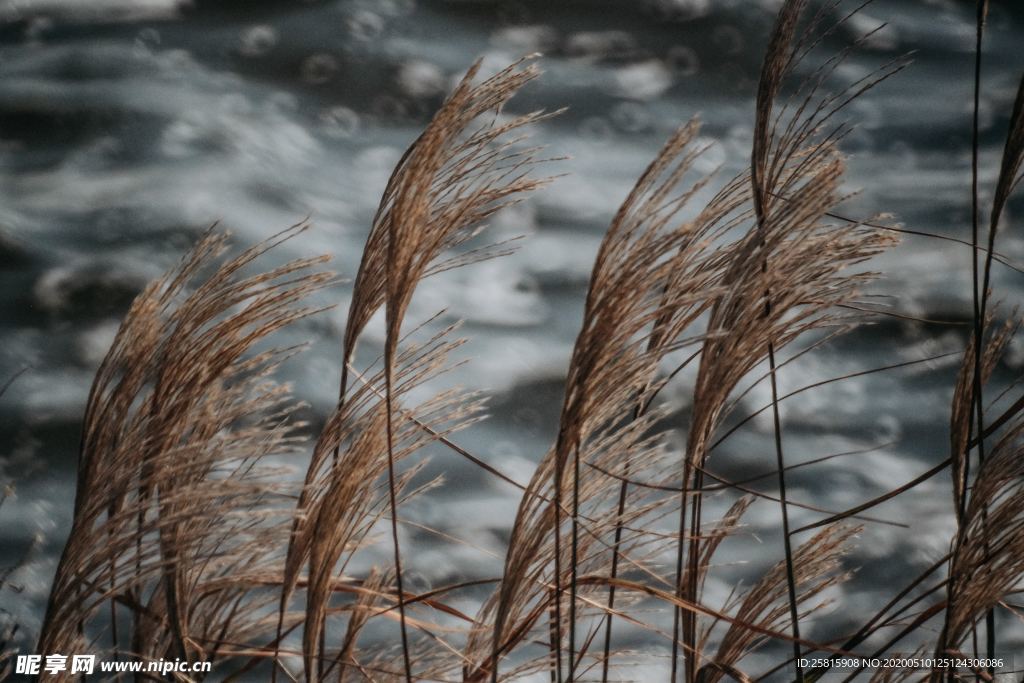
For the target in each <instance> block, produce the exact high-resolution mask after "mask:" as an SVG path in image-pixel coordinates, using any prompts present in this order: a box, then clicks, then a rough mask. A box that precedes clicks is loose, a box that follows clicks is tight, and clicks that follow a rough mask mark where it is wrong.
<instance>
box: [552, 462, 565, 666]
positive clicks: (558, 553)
mask: <svg viewBox="0 0 1024 683" xmlns="http://www.w3.org/2000/svg"><path fill="white" fill-rule="evenodd" d="M564 475H565V463H563V462H562V460H561V458H557V457H556V459H555V496H554V497H555V500H554V505H555V526H554V530H555V594H554V603H555V615H554V616H555V618H554V620H553V621H554V623H553V624H552V628H551V630H552V633H551V641H552V642H551V644H552V646H553V647H554V650H555V656H554V662H553V664H554V668H555V676H554V680H555V681H556V683H562V480H563V478H564Z"/></svg>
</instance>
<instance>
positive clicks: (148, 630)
mask: <svg viewBox="0 0 1024 683" xmlns="http://www.w3.org/2000/svg"><path fill="white" fill-rule="evenodd" d="M306 227H307V226H306V225H304V224H302V225H298V226H295V227H293V228H291V229H289V230H286V231H284V232H283V233H281V234H279V235H277V236H275V237H273V238H271V239H270V240H268V241H267V242H264V243H262V244H260V245H257V246H255V247H252V248H250V249H247V250H246V251H244V252H243V253H242V254H241V255H240V256H238V257H236V258H234V259H231V260H229V261H227V262H224V263H221V264H220V265H219V266H217V265H216V263H217V260H218V257H219V256H220V255H221V254H222V253H223V251H224V250H225V248H226V242H225V239H224V238H223V237H221V236H217V235H214V234H212V233H211V234H208V235H207V236H206V237H205V238H204V239H202V240H201V241H200V242H199V244H198V245H197V246H196V247H195V248H194V249H193V250H192V251H191V252H190V253H189V254H188V255H187V256H186V257H185V258H184V260H183V261H182V263H181V264H180V265H179V266H178V267H177V268H176V269H174V270H173V271H171V272H170V273H168V274H167V275H166V276H165V277H163V278H161V279H159V280H157V281H155V282H153V283H151V284H150V285H149V286H148V287H147V288H146V289H145V290H144V291H143V292H142V294H140V295H139V296H138V297H137V298H136V299H135V301H134V302H133V304H132V306H131V309H130V310H129V312H128V314H127V316H126V317H125V320H124V323H123V324H122V326H121V329H120V330H119V332H118V334H117V337H116V338H115V340H114V343H113V345H112V347H111V349H110V352H109V353H108V354H107V356H106V358H105V359H104V361H103V363H102V364H101V366H100V369H99V371H98V373H97V376H96V380H95V381H94V383H93V386H92V389H91V391H90V396H89V401H88V406H87V410H86V415H85V421H84V427H83V433H82V442H81V450H80V455H79V476H78V486H77V492H76V498H75V514H74V520H73V523H72V529H71V534H70V536H69V539H68V542H67V544H66V546H65V548H64V552H63V554H62V556H61V560H60V564H59V566H58V569H57V575H56V578H55V579H54V584H53V588H52V591H51V594H50V600H49V605H48V608H47V614H46V618H45V621H44V625H43V628H42V633H41V636H40V639H39V645H38V650H39V651H40V652H69V651H83V650H84V651H95V650H96V648H97V647H98V646H99V642H98V641H97V640H96V639H95V638H96V634H95V633H94V626H95V625H96V624H95V623H94V622H95V621H96V618H97V615H98V614H99V612H100V610H101V608H102V607H103V606H104V605H109V607H110V621H109V624H108V626H109V628H111V629H112V631H111V639H112V643H111V651H112V652H113V654H114V656H118V653H119V652H126V653H127V654H128V655H129V656H132V657H137V658H141V659H144V660H145V659H156V658H169V659H173V658H175V657H180V658H182V659H186V658H187V659H189V660H192V661H195V660H211V659H213V658H214V657H215V656H216V655H217V652H218V648H219V646H220V645H221V644H222V643H223V642H225V641H227V642H232V641H234V642H238V641H241V642H247V641H248V640H249V639H250V638H252V637H253V636H254V635H255V632H257V631H260V630H262V628H263V625H262V624H261V623H260V621H259V619H258V618H257V617H256V614H258V613H259V611H260V609H261V607H260V605H263V604H267V602H268V598H267V597H266V595H265V594H263V593H261V592H259V591H257V592H253V591H250V590H249V587H248V586H247V585H246V582H245V580H244V579H242V578H241V577H242V576H245V575H251V574H258V573H261V572H264V571H272V566H271V565H272V559H271V557H270V556H269V555H268V553H267V548H268V547H279V544H280V543H283V542H286V540H287V530H288V519H289V513H288V512H287V511H286V508H285V507H284V502H285V501H286V500H287V496H286V495H285V494H286V492H285V491H284V490H283V489H282V486H281V485H280V478H281V472H280V468H279V467H273V466H271V465H269V464H268V458H272V457H273V458H279V457H289V456H290V455H292V454H293V453H294V452H295V449H296V446H297V441H298V438H297V436H296V435H295V430H296V429H297V428H298V427H300V426H301V425H300V424H298V423H295V422H294V420H293V419H292V417H291V415H292V412H293V411H294V408H295V405H294V404H293V403H292V402H291V401H290V399H289V395H288V390H287V388H286V387H284V386H281V385H278V384H276V383H274V382H273V380H272V378H271V376H272V375H273V373H274V371H275V370H276V369H277V367H278V366H279V365H280V363H281V362H282V361H283V360H284V359H285V358H286V357H287V356H288V355H290V354H291V353H292V351H290V350H285V351H273V350H271V351H263V352H259V353H254V349H255V347H256V345H257V344H259V343H260V342H261V341H262V340H264V339H265V338H266V337H267V336H268V335H271V334H273V333H274V332H276V331H279V330H280V329H282V328H283V327H285V326H287V325H290V324H293V323H295V322H296V321H298V320H301V319H302V318H304V317H306V316H308V315H311V314H312V313H315V312H316V309H312V308H306V307H301V306H300V305H299V304H300V303H301V301H302V300H303V299H304V298H306V297H307V296H309V295H310V294H311V293H313V292H314V291H316V290H318V289H320V288H322V287H324V286H325V285H326V284H327V283H329V282H330V279H331V276H330V275H329V274H327V273H319V272H311V271H310V269H311V268H313V267H314V266H317V265H319V264H321V263H323V262H324V260H325V258H314V259H301V260H296V261H292V262H290V263H287V264H285V265H283V266H280V267H278V268H274V269H272V270H270V271H267V272H265V273H259V274H256V275H251V276H243V273H242V271H243V269H244V268H246V267H248V266H250V265H251V264H252V263H253V262H254V261H255V260H256V259H257V258H258V257H260V256H261V255H263V254H264V253H265V252H267V251H269V250H270V249H272V248H274V247H276V246H277V245H279V244H280V243H281V242H283V241H284V240H287V239H289V238H291V237H293V236H294V235H296V234H298V233H300V232H302V231H304V230H305V229H306ZM211 268H212V269H213V270H212V273H210V274H209V276H208V277H206V279H205V280H204V281H203V282H202V283H201V284H200V285H199V286H198V287H197V288H196V289H195V290H194V291H192V292H191V293H188V292H187V288H188V287H190V286H192V283H193V282H194V281H195V280H196V279H197V278H198V277H199V276H200V274H201V273H202V272H203V271H205V270H209V269H211ZM242 605H244V608H243V607H242ZM119 606H120V607H121V608H122V609H124V610H126V611H127V612H128V614H130V615H131V617H132V621H131V624H132V631H131V633H130V634H119V633H118V631H117V630H116V627H117V622H118V611H119V609H118V608H119Z"/></svg>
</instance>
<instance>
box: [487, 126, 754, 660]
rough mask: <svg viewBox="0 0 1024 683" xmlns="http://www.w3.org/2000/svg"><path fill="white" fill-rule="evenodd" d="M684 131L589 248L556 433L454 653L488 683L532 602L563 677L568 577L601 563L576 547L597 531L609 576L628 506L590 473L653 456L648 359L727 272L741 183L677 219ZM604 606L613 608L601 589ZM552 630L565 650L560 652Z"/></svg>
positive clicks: (573, 586) (685, 165)
mask: <svg viewBox="0 0 1024 683" xmlns="http://www.w3.org/2000/svg"><path fill="white" fill-rule="evenodd" d="M696 134H697V125H696V123H691V124H689V125H688V126H685V127H683V128H681V129H680V130H679V132H678V133H676V135H674V136H673V137H672V138H671V139H670V140H669V141H668V143H667V144H666V145H665V147H664V149H663V150H662V152H661V154H660V155H659V156H658V158H657V159H655V161H654V162H652V164H651V166H650V167H649V168H648V169H647V171H646V172H645V173H644V175H643V176H642V177H641V179H640V180H639V181H638V183H637V185H636V187H635V188H634V189H633V192H632V193H631V194H630V196H629V197H628V198H627V199H626V201H625V203H624V204H623V206H622V208H621V209H620V210H619V212H618V214H617V216H616V217H615V219H614V221H613V223H612V227H611V229H610V230H609V232H608V234H607V235H606V237H605V239H604V240H603V242H602V245H601V248H600V250H599V253H598V256H597V260H596V263H595V266H594V269H593V275H592V278H591V285H590V289H589V293H588V297H587V303H586V310H585V314H584V325H583V329H582V330H581V332H580V334H579V336H578V338H577V343H576V347H575V351H574V354H573V358H572V361H571V364H570V370H569V378H568V380H567V389H566V396H565V399H564V402H563V407H562V417H561V421H560V425H561V426H560V429H559V436H558V439H557V441H556V444H555V447H554V448H553V450H552V451H551V452H549V454H548V455H547V456H546V457H545V458H544V460H543V461H542V463H541V465H540V467H539V468H538V470H537V472H536V473H535V475H534V477H533V480H532V481H531V483H530V485H529V487H528V491H527V495H526V496H524V498H523V502H522V504H521V506H520V510H519V513H518V515H517V519H516V522H515V524H514V526H513V533H512V540H511V542H510V548H509V552H508V556H507V558H506V566H505V575H504V579H503V582H502V585H501V587H500V589H499V592H498V594H497V595H496V596H495V598H494V600H492V602H490V603H489V604H488V605H487V606H486V608H485V610H484V612H482V613H481V618H480V620H481V621H482V622H485V623H486V622H488V621H489V620H490V618H491V615H493V623H494V627H493V631H492V632H490V633H489V634H487V635H486V636H485V635H484V634H483V633H481V634H478V636H477V637H476V638H471V641H470V644H469V646H468V647H467V651H468V652H474V653H475V656H476V657H477V659H478V661H479V659H480V658H481V657H482V656H484V653H486V656H487V657H488V658H489V660H490V662H483V661H481V662H480V665H479V668H478V670H477V671H475V672H471V674H470V675H471V676H473V677H474V680H476V679H480V678H487V677H490V678H492V679H495V678H496V677H497V676H498V672H497V662H498V661H500V659H501V658H502V657H504V656H506V655H507V654H508V653H509V652H510V651H511V649H512V648H513V647H514V646H515V644H516V643H518V642H521V641H522V640H523V639H525V638H526V637H527V634H528V633H529V632H530V630H531V628H532V627H533V625H534V621H535V620H536V618H538V617H539V616H540V615H541V614H543V613H544V611H543V610H542V609H540V607H539V606H541V605H543V606H545V608H546V607H550V608H551V610H552V616H551V618H552V625H551V630H552V633H554V634H555V635H554V636H553V638H554V641H553V642H554V644H553V653H552V655H553V659H554V668H553V674H554V675H555V676H556V678H558V677H561V676H562V675H563V668H564V669H565V671H564V673H565V674H566V675H567V677H568V678H569V680H572V679H573V678H574V675H575V670H576V667H577V665H578V658H579V657H580V656H581V653H580V652H578V651H577V648H576V647H575V635H576V622H577V621H578V614H577V610H578V602H579V599H578V597H579V596H578V591H579V586H578V581H577V579H578V576H579V574H580V572H581V571H584V569H583V568H584V567H585V566H586V564H587V562H589V561H592V560H593V559H596V558H604V559H603V560H602V561H603V562H607V560H608V558H607V557H606V553H604V552H602V551H600V549H599V550H598V552H597V554H596V555H593V554H590V553H588V552H586V551H585V550H584V546H586V549H587V550H589V549H590V548H591V547H592V546H593V545H594V543H593V541H594V538H593V536H594V534H595V533H596V534H602V533H605V532H604V529H606V528H611V529H613V535H614V537H615V540H614V542H613V544H612V553H611V556H612V557H611V558H610V559H611V563H612V566H613V567H614V569H613V570H612V572H611V573H612V574H613V575H614V574H616V573H617V571H618V569H617V568H618V563H619V562H620V561H621V559H622V558H623V557H624V555H625V553H624V552H623V551H622V545H623V540H622V532H623V529H624V528H625V522H624V520H626V519H628V518H629V517H631V516H632V517H633V518H637V513H638V510H637V509H632V510H629V511H626V510H625V509H624V507H625V503H624V502H623V497H624V496H625V492H621V491H618V490H619V489H620V488H621V487H622V486H623V485H624V484H623V483H622V482H620V481H618V480H616V479H615V478H612V477H609V476H607V475H604V474H601V472H602V471H611V472H620V471H621V472H626V473H629V472H630V469H631V465H632V464H633V463H639V465H638V467H637V468H636V469H635V470H634V471H637V470H638V471H644V469H645V468H650V467H651V466H652V464H654V463H656V462H658V461H660V460H661V459H662V458H663V456H662V455H661V454H659V453H658V451H659V450H660V449H658V448H655V450H650V448H651V447H652V446H653V444H651V445H650V446H649V445H647V444H645V442H644V440H643V436H642V435H643V432H644V430H645V429H648V428H649V427H650V426H652V424H653V423H652V418H653V416H652V415H650V414H648V413H647V403H648V401H649V399H650V398H651V397H652V396H653V395H654V393H655V392H656V390H657V386H658V383H657V382H656V373H657V368H658V364H659V363H660V361H661V360H662V359H663V358H664V357H665V356H666V355H668V354H669V353H670V352H672V351H674V350H677V349H679V348H681V347H683V346H685V345H687V344H692V343H693V342H694V341H695V340H694V339H683V338H682V336H683V334H684V332H685V331H686V330H687V329H688V328H689V327H690V326H691V325H692V324H693V323H694V322H695V321H696V320H697V318H698V317H699V316H700V314H701V313H702V312H703V311H704V310H706V309H707V307H708V306H709V305H710V300H711V297H712V296H713V295H714V293H715V291H716V285H715V280H716V278H717V277H718V276H719V275H720V274H721V272H723V271H724V269H725V268H726V267H727V265H728V258H727V254H726V251H725V250H723V249H721V248H720V245H719V244H718V242H719V241H720V240H721V238H722V237H723V235H724V234H725V233H726V232H727V231H728V230H729V229H731V228H732V227H734V225H735V223H736V220H737V219H736V218H735V216H733V213H734V211H735V209H736V207H737V206H739V205H741V204H742V203H743V201H744V198H745V189H744V188H745V186H744V184H743V183H739V182H734V183H730V184H729V185H728V186H727V187H726V188H725V189H723V190H722V191H721V192H720V193H718V195H717V196H716V197H715V199H714V200H713V201H712V202H710V203H709V204H708V206H707V208H706V209H705V210H703V211H702V212H700V213H699V215H698V216H697V217H696V218H695V219H692V220H689V221H682V220H681V219H680V218H679V217H678V216H679V213H680V212H681V211H682V210H683V209H684V208H685V207H686V205H687V203H688V202H689V201H690V200H691V199H692V197H693V196H694V195H695V194H696V193H697V192H699V191H700V190H701V189H703V187H704V186H705V184H706V183H707V179H706V178H698V179H697V180H696V181H695V182H693V183H692V185H690V186H689V187H686V188H685V189H680V184H681V183H682V181H683V179H684V177H685V176H687V174H688V173H690V172H691V170H692V167H693V164H694V162H695V160H696V159H697V157H698V156H699V155H700V153H701V152H702V151H703V150H701V149H694V145H693V142H694V140H695V137H696ZM638 449H639V450H638ZM638 456H642V457H638ZM605 499H607V500H610V501H618V502H616V504H615V507H614V508H613V509H612V510H610V511H609V510H605V511H603V512H600V513H599V512H598V510H600V506H598V505H596V503H598V502H600V501H602V500H605ZM584 505H586V506H587V507H588V510H590V512H588V514H587V515H586V519H587V522H586V524H587V525H588V526H589V529H588V530H586V533H582V534H581V530H582V528H583V527H582V525H581V519H583V517H584V515H583V514H582V513H581V509H582V507H583V506H584ZM639 507H641V508H642V507H643V506H642V505H641V506H639ZM646 512H651V510H649V509H648V510H647V511H646ZM564 518H567V519H568V526H569V529H568V530H565V529H563V527H564V526H565V525H564V524H563V519H564ZM609 521H612V524H609ZM566 531H568V533H566ZM563 536H568V538H564V539H563ZM549 564H550V565H551V567H549ZM552 569H553V571H552ZM566 588H567V589H568V593H569V596H568V609H567V610H564V609H563V603H564V602H565V601H564V598H563V592H564V591H565V589H566ZM552 595H553V596H554V597H552ZM609 599H610V602H612V605H611V606H610V607H609V609H613V608H614V602H613V601H614V592H613V591H610V596H609ZM485 615H486V616H485ZM566 622H568V623H566ZM566 636H568V639H569V648H568V649H569V653H568V655H567V656H566V657H563V653H562V640H563V638H565V637H566ZM606 637H607V636H606ZM488 639H489V640H490V651H488V649H487V646H486V641H487V640H488ZM591 642H593V637H591V638H589V639H588V644H589V643H591ZM606 647H607V645H606ZM563 659H566V660H567V662H566V664H565V665H564V667H563V665H562V661H563Z"/></svg>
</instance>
